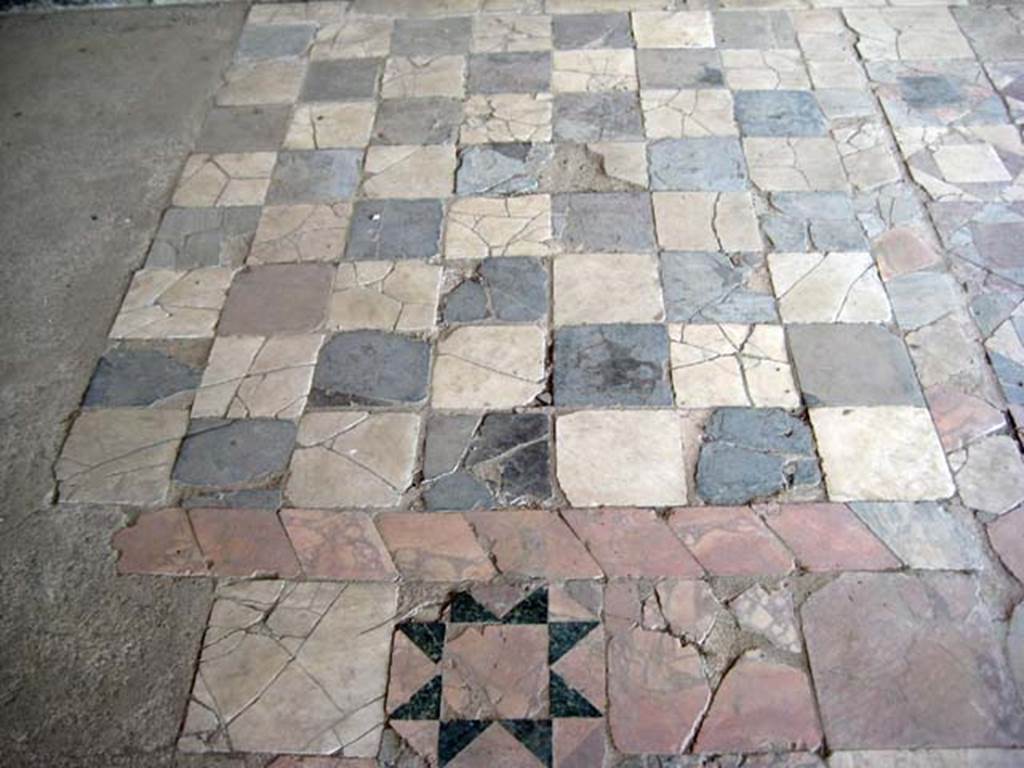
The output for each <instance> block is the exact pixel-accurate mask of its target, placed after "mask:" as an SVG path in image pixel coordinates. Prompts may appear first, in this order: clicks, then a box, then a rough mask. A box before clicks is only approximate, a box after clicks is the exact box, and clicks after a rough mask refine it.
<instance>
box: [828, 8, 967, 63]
mask: <svg viewBox="0 0 1024 768" xmlns="http://www.w3.org/2000/svg"><path fill="white" fill-rule="evenodd" d="M843 15H844V16H845V17H846V22H847V24H849V25H850V28H851V29H852V30H853V31H854V32H855V33H856V34H857V35H858V36H859V37H858V42H857V51H858V52H859V53H860V55H861V56H863V57H864V58H865V59H866V60H868V61H874V60H898V59H907V60H910V61H913V60H915V59H971V58H974V52H973V51H972V50H971V46H970V44H969V43H968V42H967V38H965V37H964V36H963V34H961V32H960V30H959V29H958V28H957V24H956V21H955V20H954V19H953V17H952V15H950V12H949V9H948V8H943V7H939V6H936V7H933V8H850V9H847V10H846V11H844V12H843Z"/></svg>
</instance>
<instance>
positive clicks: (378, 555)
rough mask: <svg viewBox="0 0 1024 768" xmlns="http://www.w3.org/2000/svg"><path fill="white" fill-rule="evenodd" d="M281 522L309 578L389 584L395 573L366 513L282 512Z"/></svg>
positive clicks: (311, 510) (313, 510)
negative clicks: (384, 582) (385, 582)
mask: <svg viewBox="0 0 1024 768" xmlns="http://www.w3.org/2000/svg"><path fill="white" fill-rule="evenodd" d="M281 521H282V522H283V523H284V527H285V530H286V531H287V532H288V537H289V538H290V539H291V541H292V545H293V546H294V547H295V554H296V556H297V557H298V558H299V562H300V563H301V564H302V570H303V571H304V572H305V573H306V575H307V576H309V577H311V578H314V579H338V580H351V581H390V580H392V579H394V578H395V576H397V574H398V572H397V571H396V570H395V566H394V564H393V563H392V562H391V556H390V555H389V554H388V551H387V549H385V547H384V542H383V541H382V540H381V538H380V534H379V533H378V532H377V529H376V528H375V527H374V525H373V521H372V520H371V519H370V517H369V516H368V515H366V514H365V513H362V512H327V511H324V510H319V509H284V510H281Z"/></svg>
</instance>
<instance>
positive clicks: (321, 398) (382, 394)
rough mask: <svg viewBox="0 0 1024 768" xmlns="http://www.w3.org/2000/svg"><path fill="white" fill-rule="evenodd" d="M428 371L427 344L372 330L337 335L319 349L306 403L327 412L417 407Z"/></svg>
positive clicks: (422, 394)
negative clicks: (363, 407) (367, 407)
mask: <svg viewBox="0 0 1024 768" xmlns="http://www.w3.org/2000/svg"><path fill="white" fill-rule="evenodd" d="M368 361H372V363H368ZM429 369H430V347H429V345H428V344H427V343H426V342H425V341H421V340H419V339H416V338H413V337H410V336H403V335H400V334H392V333H385V332H383V331H374V330H365V331H347V332H343V333H337V334H335V335H334V336H332V337H331V338H330V339H328V341H327V342H326V343H325V344H324V345H323V347H321V349H320V358H319V360H318V361H317V366H316V371H315V372H314V374H313V388H312V391H311V392H310V397H309V402H310V404H311V405H313V406H328V407H333V406H346V405H396V404H397V405H400V404H410V403H418V402H421V401H423V400H424V399H425V398H426V396H427V380H428V378H429Z"/></svg>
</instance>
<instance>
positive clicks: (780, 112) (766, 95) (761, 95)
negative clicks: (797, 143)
mask: <svg viewBox="0 0 1024 768" xmlns="http://www.w3.org/2000/svg"><path fill="white" fill-rule="evenodd" d="M733 101H734V103H735V113H736V122H737V123H739V126H740V132H741V133H742V134H743V135H744V136H825V135H826V134H827V132H828V131H827V127H828V124H827V122H826V120H825V115H824V114H823V113H822V111H821V106H820V105H819V103H818V100H817V98H816V97H815V94H814V93H813V92H812V91H801V90H775V91H772V90H747V91H737V92H736V93H735V95H734V96H733Z"/></svg>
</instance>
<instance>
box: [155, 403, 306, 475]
mask: <svg viewBox="0 0 1024 768" xmlns="http://www.w3.org/2000/svg"><path fill="white" fill-rule="evenodd" d="M295 436H296V425H295V424H294V422H291V421H285V420H283V419H238V420H227V419H194V420H193V421H192V423H191V424H190V425H189V431H188V434H187V435H186V436H185V440H184V441H183V442H182V444H181V451H180V452H179V453H178V461H177V463H176V464H175V465H174V474H173V479H174V480H175V482H177V483H181V484H183V485H188V486H194V487H199V488H235V489H240V488H244V487H253V486H257V485H261V486H264V485H267V484H270V483H276V482H277V481H278V480H279V479H280V478H281V477H282V476H283V475H284V471H285V469H287V467H288V459H289V458H290V457H291V453H292V448H293V447H294V446H295Z"/></svg>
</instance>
